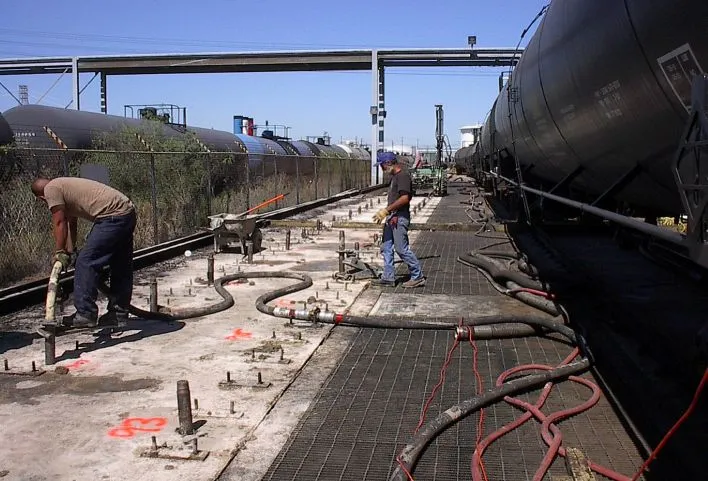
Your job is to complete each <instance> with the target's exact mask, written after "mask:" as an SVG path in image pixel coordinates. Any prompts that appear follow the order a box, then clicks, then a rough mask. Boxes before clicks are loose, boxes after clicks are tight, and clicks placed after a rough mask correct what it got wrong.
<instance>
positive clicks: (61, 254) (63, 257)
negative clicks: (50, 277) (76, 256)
mask: <svg viewBox="0 0 708 481" xmlns="http://www.w3.org/2000/svg"><path fill="white" fill-rule="evenodd" d="M56 262H61V267H62V269H66V268H67V267H69V265H70V264H71V256H70V255H69V253H68V252H66V251H64V250H61V251H56V252H55V253H54V256H53V257H52V266H53V265H54V264H55V263H56Z"/></svg>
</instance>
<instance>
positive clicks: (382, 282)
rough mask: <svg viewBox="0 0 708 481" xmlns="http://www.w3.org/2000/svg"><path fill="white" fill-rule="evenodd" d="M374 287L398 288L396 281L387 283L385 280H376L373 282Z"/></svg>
mask: <svg viewBox="0 0 708 481" xmlns="http://www.w3.org/2000/svg"><path fill="white" fill-rule="evenodd" d="M371 285H372V286H379V287H396V281H387V280H385V279H374V280H372V281H371Z"/></svg>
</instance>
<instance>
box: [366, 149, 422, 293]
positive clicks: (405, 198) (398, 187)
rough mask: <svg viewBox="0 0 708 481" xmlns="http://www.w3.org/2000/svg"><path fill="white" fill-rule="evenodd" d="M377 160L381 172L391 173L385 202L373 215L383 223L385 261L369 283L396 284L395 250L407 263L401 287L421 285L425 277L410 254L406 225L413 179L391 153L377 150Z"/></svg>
mask: <svg viewBox="0 0 708 481" xmlns="http://www.w3.org/2000/svg"><path fill="white" fill-rule="evenodd" d="M376 163H377V164H378V165H380V166H381V168H382V169H383V171H384V172H387V173H389V174H391V183H390V184H389V189H388V205H387V206H386V207H384V208H382V209H380V210H379V211H378V212H377V213H376V214H375V215H374V217H373V220H374V222H376V223H381V222H384V229H383V239H382V242H381V253H382V254H383V260H384V271H383V274H382V275H381V278H380V279H374V280H373V281H372V284H374V285H379V286H395V285H396V275H395V268H394V265H393V252H394V249H395V251H396V253H397V254H398V256H399V257H400V258H401V259H402V260H403V262H405V263H406V264H407V265H408V270H410V273H411V277H410V279H409V280H408V281H406V282H404V283H403V284H402V287H422V286H424V285H425V277H423V271H422V269H421V267H420V261H418V258H417V257H416V255H415V254H414V253H413V251H412V250H411V248H410V244H409V242H408V228H409V227H410V222H411V211H410V201H411V198H412V196H413V182H412V180H411V176H410V174H408V172H404V171H403V169H401V166H400V164H399V163H398V160H397V158H396V154H394V153H393V152H379V153H378V155H377V156H376Z"/></svg>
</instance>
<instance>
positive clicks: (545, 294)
mask: <svg viewBox="0 0 708 481" xmlns="http://www.w3.org/2000/svg"><path fill="white" fill-rule="evenodd" d="M508 292H509V294H516V293H517V292H526V293H528V294H533V295H534V296H540V297H545V298H546V299H548V300H551V301H552V300H554V299H555V298H556V296H555V294H553V293H551V292H546V291H539V290H538V289H531V288H530V287H517V288H516V289H509V291H508Z"/></svg>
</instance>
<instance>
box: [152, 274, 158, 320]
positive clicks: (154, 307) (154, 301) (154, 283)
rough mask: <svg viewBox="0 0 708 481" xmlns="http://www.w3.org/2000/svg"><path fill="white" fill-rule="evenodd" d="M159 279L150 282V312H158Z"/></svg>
mask: <svg viewBox="0 0 708 481" xmlns="http://www.w3.org/2000/svg"><path fill="white" fill-rule="evenodd" d="M157 309H158V308H157V279H156V278H154V277H153V278H152V280H151V281H150V312H157Z"/></svg>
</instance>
